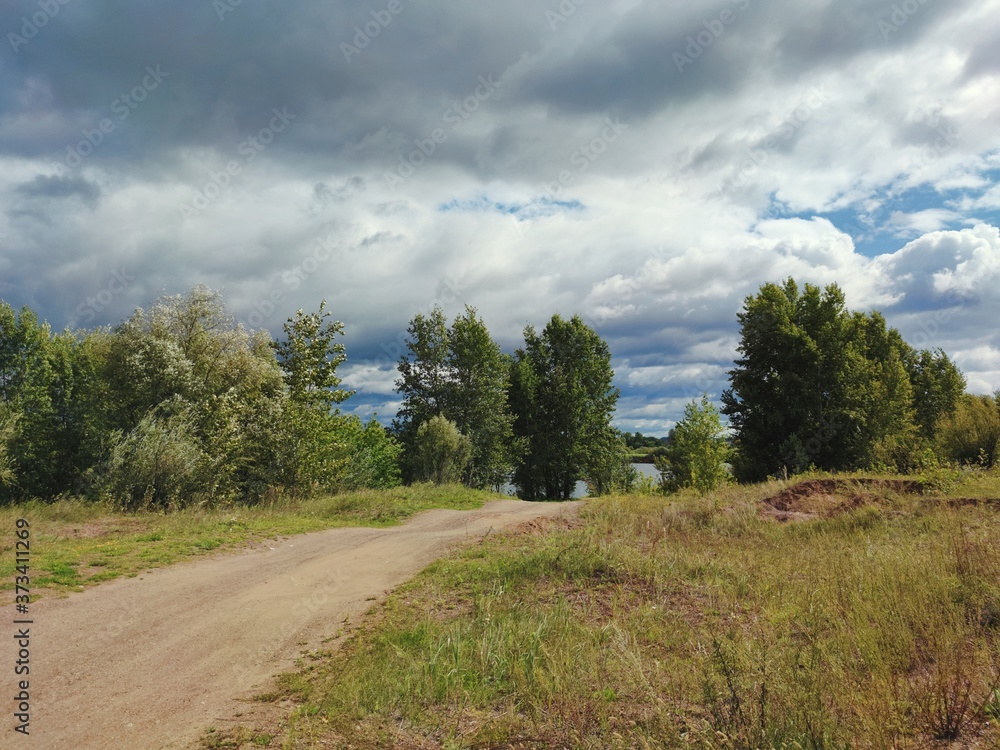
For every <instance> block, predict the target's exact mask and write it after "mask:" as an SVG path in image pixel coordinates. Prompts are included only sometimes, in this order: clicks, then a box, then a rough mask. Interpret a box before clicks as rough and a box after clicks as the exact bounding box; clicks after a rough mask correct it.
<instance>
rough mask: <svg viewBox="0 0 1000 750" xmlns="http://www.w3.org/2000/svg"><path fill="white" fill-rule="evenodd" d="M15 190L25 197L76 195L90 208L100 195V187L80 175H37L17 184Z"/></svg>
mask: <svg viewBox="0 0 1000 750" xmlns="http://www.w3.org/2000/svg"><path fill="white" fill-rule="evenodd" d="M15 192H17V193H18V194H19V195H23V196H25V197H27V198H72V197H77V198H79V199H80V200H81V201H83V202H84V204H86V205H87V206H89V207H90V208H94V207H95V206H96V205H97V201H98V199H99V198H100V197H101V189H100V188H99V187H98V186H97V185H95V184H94V183H92V182H89V181H87V180H86V179H84V178H82V177H59V176H46V175H38V176H37V177H35V179H33V180H31V181H30V182H25V183H24V184H22V185H19V186H18V187H17V188H15Z"/></svg>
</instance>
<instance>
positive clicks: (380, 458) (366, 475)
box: [340, 416, 403, 490]
mask: <svg viewBox="0 0 1000 750" xmlns="http://www.w3.org/2000/svg"><path fill="white" fill-rule="evenodd" d="M345 428H346V429H347V431H348V444H349V445H350V460H349V462H348V465H347V471H346V474H345V475H344V477H343V478H342V479H341V480H340V487H342V488H343V489H347V490H359V489H365V488H369V489H389V488H391V487H397V486H399V484H400V481H401V475H400V471H399V457H400V454H401V453H402V451H403V447H402V446H401V445H400V444H399V443H398V442H397V441H396V439H395V438H393V437H392V435H390V434H389V432H388V431H387V430H386V429H385V428H384V427H383V426H382V425H381V424H379V423H378V421H376V419H375V417H372V418H371V419H370V420H369V421H368V423H367V424H364V425H363V424H362V423H361V420H360V419H358V418H357V417H354V416H351V417H348V418H347V420H346V424H345Z"/></svg>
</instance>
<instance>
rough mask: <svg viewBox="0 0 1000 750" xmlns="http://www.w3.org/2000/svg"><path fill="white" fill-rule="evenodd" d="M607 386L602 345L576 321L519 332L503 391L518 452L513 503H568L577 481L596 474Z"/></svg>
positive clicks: (611, 403) (613, 391) (607, 417)
mask: <svg viewBox="0 0 1000 750" xmlns="http://www.w3.org/2000/svg"><path fill="white" fill-rule="evenodd" d="M613 378H614V371H613V370H612V369H611V353H610V351H609V350H608V346H607V344H606V343H605V342H604V340H603V339H602V338H601V337H600V336H599V335H597V333H595V332H594V331H593V330H592V329H590V328H588V327H587V326H586V325H585V324H584V322H583V320H582V319H581V318H580V317H579V316H574V317H573V318H571V319H570V320H565V319H563V318H561V317H560V316H558V315H554V316H553V317H552V319H551V320H550V321H549V323H548V324H547V325H546V326H545V329H544V330H543V331H542V333H541V334H538V333H536V332H535V329H534V328H533V327H532V326H528V327H527V328H525V330H524V348H523V349H519V350H518V351H517V352H516V354H515V357H514V361H513V363H512V365H511V384H510V403H511V407H512V409H513V411H514V416H515V421H514V433H515V435H516V436H517V437H518V438H520V439H522V440H523V441H524V444H525V452H524V454H523V457H522V458H521V460H520V461H519V463H518V466H517V468H516V470H515V472H514V484H515V485H516V487H517V491H518V495H519V496H520V497H522V498H524V499H526V500H540V499H550V500H565V499H569V498H570V497H572V494H573V490H574V487H575V485H576V482H577V480H580V479H583V478H584V477H586V476H587V475H588V473H589V474H593V475H596V474H597V473H598V472H599V471H601V469H600V468H599V467H598V463H599V462H602V461H604V460H606V456H605V455H604V453H605V451H604V450H603V449H602V448H603V447H604V446H607V445H608V443H609V440H611V439H612V436H613V428H612V427H611V424H610V422H611V417H612V415H613V414H614V410H615V405H616V403H617V401H618V395H619V392H618V389H617V388H615V387H614V386H613V384H612V380H613ZM614 439H617V438H616V437H614Z"/></svg>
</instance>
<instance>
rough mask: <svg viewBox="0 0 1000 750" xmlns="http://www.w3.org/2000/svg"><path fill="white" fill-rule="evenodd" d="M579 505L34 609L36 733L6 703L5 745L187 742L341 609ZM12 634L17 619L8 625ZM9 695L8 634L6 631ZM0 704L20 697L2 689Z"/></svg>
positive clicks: (373, 540) (319, 550)
mask: <svg viewBox="0 0 1000 750" xmlns="http://www.w3.org/2000/svg"><path fill="white" fill-rule="evenodd" d="M578 505H579V504H578V503H564V504H557V503H540V504H539V503H525V502H520V501H516V500H498V501H495V502H491V503H488V504H487V505H486V506H484V507H483V508H482V509H480V510H472V511H452V510H432V511H427V512H425V513H421V514H420V515H418V516H416V517H414V518H413V519H411V520H410V521H409V522H407V523H406V524H404V525H402V526H396V527H392V528H387V529H368V528H347V529H333V530H330V531H322V532H316V533H312V534H306V535H302V536H295V537H290V538H287V539H283V540H281V541H278V542H272V543H270V544H269V545H265V546H263V547H262V548H257V549H253V550H245V551H241V552H237V553H230V554H225V555H220V556H216V557H213V558H209V559H202V560H198V561H194V562H188V563H182V564H178V565H174V566H172V567H168V568H162V569H160V570H155V571H152V572H149V573H146V574H144V575H143V576H142V577H137V578H128V579H120V580H116V581H111V582H109V583H105V584H102V585H100V586H98V587H96V588H93V589H90V590H88V591H85V592H82V593H80V594H74V595H72V596H70V597H69V598H66V599H52V600H43V601H40V602H38V603H37V604H33V605H32V607H31V618H32V620H33V621H34V622H33V624H32V625H31V626H30V641H31V643H30V648H31V662H30V669H31V674H30V697H31V704H30V705H31V723H30V728H29V731H30V735H29V736H27V737H25V736H24V735H22V734H19V733H16V732H15V731H14V726H15V721H14V719H13V717H12V716H11V711H10V710H9V709H8V710H7V711H4V712H3V713H4V714H5V716H6V718H5V720H4V725H5V726H4V727H3V729H2V731H0V748H8V747H9V748H31V749H32V750H35V749H36V748H45V749H46V750H48V749H49V748H51V749H52V750H63V749H65V748H72V749H73V750H104V749H105V748H107V749H108V750H121V749H122V748H128V749H129V750H132V749H135V750H165V749H167V748H185V747H191V745H192V743H194V742H195V741H196V740H197V739H198V738H199V737H200V736H201V735H202V734H203V733H204V731H205V730H206V729H207V727H208V726H209V725H210V724H211V722H212V721H213V720H214V719H216V718H217V717H220V716H226V715H229V714H231V713H232V712H233V711H235V710H238V708H237V706H238V704H236V703H234V700H235V699H238V698H241V697H246V696H247V695H248V694H250V693H251V692H252V691H253V690H254V688H255V687H259V686H261V685H262V684H264V683H265V682H266V681H267V680H268V679H269V678H270V677H272V676H273V675H275V674H277V673H279V672H281V671H285V670H287V669H290V668H292V667H293V665H294V661H295V658H296V657H297V656H298V655H299V654H300V653H301V651H302V650H303V649H304V648H306V647H314V648H315V647H317V646H318V645H319V643H320V641H321V640H322V639H323V638H324V637H328V636H331V635H333V634H334V633H335V632H336V631H337V630H338V628H339V627H340V626H341V624H342V623H343V622H344V620H345V618H348V617H349V618H352V619H354V618H356V617H357V616H359V615H361V614H362V613H363V612H364V611H365V610H367V609H368V608H369V607H370V606H371V604H372V601H371V600H372V597H381V596H382V595H384V594H385V593H386V592H387V591H388V590H390V589H392V588H393V587H395V586H398V585H399V584H401V583H403V582H404V581H406V580H407V579H408V578H410V577H412V576H413V575H414V574H415V573H417V572H418V571H420V570H421V569H423V568H424V567H426V566H427V565H428V564H429V563H430V562H432V561H433V560H435V559H436V558H438V557H440V556H441V555H443V554H445V553H446V552H448V551H449V550H450V549H452V548H453V547H455V546H456V545H459V544H461V543H463V542H469V541H473V540H475V539H478V538H481V537H483V536H484V535H485V534H487V533H488V532H489V531H490V530H491V529H492V530H500V529H503V528H505V527H508V526H510V525H512V524H516V523H520V522H524V521H528V520H531V519H535V518H540V517H554V516H558V515H562V514H565V513H571V512H575V510H576V508H577V507H578ZM8 628H12V629H13V632H14V633H16V632H17V631H16V628H14V626H12V625H9V626H8ZM0 641H2V642H3V644H4V645H3V647H2V649H0V654H2V655H0V665H2V666H0V669H2V670H3V672H5V673H7V674H8V677H7V679H5V680H4V681H3V683H2V689H3V691H4V693H5V694H6V693H7V692H9V691H10V690H12V689H16V688H17V685H16V680H17V679H20V678H17V677H15V675H14V674H13V667H12V666H9V665H13V664H14V662H15V660H16V659H17V649H18V645H17V642H16V639H15V638H12V637H11V636H7V637H6V638H2V639H0ZM5 697H7V698H8V700H7V701H5V704H6V705H7V706H8V707H11V706H12V705H16V703H13V702H12V701H10V700H9V699H10V698H13V697H14V694H11V695H10V696H5Z"/></svg>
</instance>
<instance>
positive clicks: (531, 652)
mask: <svg viewBox="0 0 1000 750" xmlns="http://www.w3.org/2000/svg"><path fill="white" fill-rule="evenodd" d="M789 484H790V483H786V482H770V483H766V484H762V485H757V486H753V487H734V488H729V489H727V490H725V491H723V492H720V493H718V494H716V495H713V496H708V497H695V496H680V497H675V498H669V499H667V498H659V497H613V498H607V499H600V500H592V501H590V502H589V503H588V505H587V506H586V508H585V509H584V512H583V514H582V517H581V519H580V520H579V521H578V522H577V523H575V524H573V525H569V524H565V523H564V524H550V526H549V528H548V529H547V530H545V533H537V530H536V532H535V533H520V534H501V535H493V536H491V537H489V538H488V539H486V540H485V541H484V542H483V543H481V544H479V545H477V546H475V547H472V548H469V549H466V550H465V551H463V552H460V553H457V554H456V555H453V556H452V557H450V558H448V559H445V560H442V561H439V562H438V563H435V564H434V565H432V566H431V567H430V568H428V569H427V570H426V571H425V572H424V573H422V574H421V575H420V576H418V577H417V578H416V579H415V580H414V581H413V582H411V583H410V584H408V585H407V586H405V587H403V588H402V589H400V590H398V591H397V592H396V593H395V594H394V595H393V596H391V597H390V598H389V600H388V601H387V602H386V603H385V604H384V605H383V606H382V607H380V609H379V610H378V611H377V612H376V614H375V616H374V617H373V618H372V620H371V621H370V623H369V624H368V625H364V626H362V629H361V630H359V631H357V632H355V634H354V635H353V636H352V637H351V638H350V639H349V640H348V641H347V643H346V644H345V645H344V647H343V648H342V649H341V650H339V651H338V652H336V653H332V654H324V655H321V656H320V657H319V658H312V659H310V660H308V662H303V663H302V665H301V668H300V669H299V671H297V672H293V673H289V674H286V675H284V676H282V677H281V678H280V680H279V688H278V689H277V690H276V691H273V692H272V694H271V695H270V696H268V697H269V698H270V699H273V700H285V699H288V698H290V699H292V700H293V701H294V702H295V704H296V705H297V708H295V709H294V710H293V711H292V713H291V715H285V717H284V718H283V719H282V720H281V721H279V722H277V723H276V724H275V725H274V726H267V727H255V728H253V729H245V728H240V729H239V730H238V731H239V732H243V735H242V736H243V737H250V736H261V735H262V734H267V735H268V736H270V737H271V739H270V740H269V741H270V742H271V746H272V747H280V748H284V749H288V750H292V749H298V748H314V747H315V748H319V747H353V748H358V749H365V748H450V749H457V748H501V747H503V748H506V747H513V748H549V747H574V748H576V747H581V748H672V747H696V748H727V749H730V750H736V749H745V750H751V749H752V748H787V749H789V750H791V749H793V748H794V749H796V750H806V749H810V748H813V749H816V750H819V749H820V748H822V749H824V750H827V749H829V750H836V749H840V748H845V749H846V748H854V749H862V748H879V749H882V748H884V749H886V750H888V749H890V748H892V749H893V750H903V749H914V750H915V749H917V748H931V747H935V748H943V747H953V748H980V747H981V748H988V747H997V746H998V745H1000V730H998V727H997V723H998V722H1000V513H998V510H1000V508H998V506H997V505H995V504H979V505H972V504H960V503H948V502H947V498H945V497H941V496H925V495H905V494H897V495H889V496H886V497H882V498H878V499H876V500H875V501H874V502H869V503H866V504H864V505H862V506H861V507H857V508H853V509H850V510H847V511H845V512H840V513H836V514H829V515H826V516H823V517H816V518H812V519H806V520H801V521H795V522H789V523H780V522H779V521H777V520H775V519H774V518H773V517H768V516H766V515H765V514H762V513H761V512H760V509H761V505H762V502H761V501H762V500H763V499H765V498H767V497H770V496H771V495H774V494H776V493H777V492H778V491H780V490H782V489H784V488H785V487H787V486H789ZM984 495H988V496H992V497H998V496H1000V476H998V475H997V474H992V475H977V476H975V477H970V478H969V479H967V481H966V483H965V484H964V485H963V486H960V487H957V488H955V489H954V490H953V492H952V497H954V498H960V497H961V498H964V497H972V496H984ZM286 714H287V712H286ZM265 730H266V731H265ZM216 739H217V740H218V738H216ZM230 741H232V739H231V738H230ZM217 746H222V745H217ZM230 746H232V747H236V748H241V747H251V745H249V744H248V743H247V742H246V741H243V742H240V741H235V742H234V744H232V745H230Z"/></svg>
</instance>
